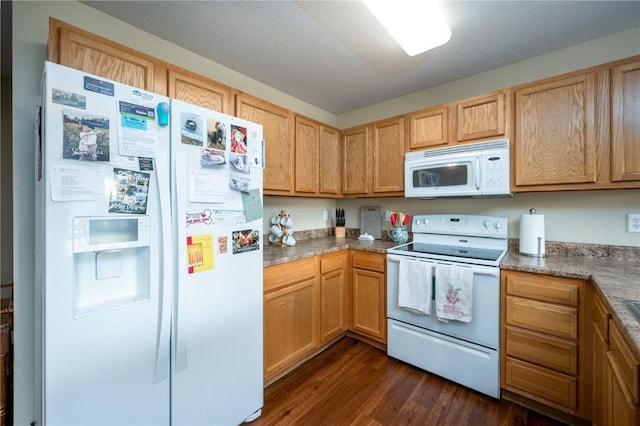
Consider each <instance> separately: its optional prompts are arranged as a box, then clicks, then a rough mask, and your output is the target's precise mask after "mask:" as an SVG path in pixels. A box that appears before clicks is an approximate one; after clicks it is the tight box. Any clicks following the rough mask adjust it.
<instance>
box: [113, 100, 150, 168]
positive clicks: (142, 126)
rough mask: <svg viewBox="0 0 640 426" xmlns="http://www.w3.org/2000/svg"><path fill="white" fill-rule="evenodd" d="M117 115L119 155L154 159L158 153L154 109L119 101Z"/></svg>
mask: <svg viewBox="0 0 640 426" xmlns="http://www.w3.org/2000/svg"><path fill="white" fill-rule="evenodd" d="M118 114H119V120H118V150H119V154H120V155H133V156H136V157H151V158H155V157H156V153H157V151H158V127H157V126H156V111H155V109H153V108H151V107H147V106H143V105H136V104H132V103H130V102H125V101H119V102H118Z"/></svg>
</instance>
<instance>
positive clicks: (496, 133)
mask: <svg viewBox="0 0 640 426" xmlns="http://www.w3.org/2000/svg"><path fill="white" fill-rule="evenodd" d="M506 97H507V96H506V95H505V93H495V94H493V95H490V96H484V97H479V98H473V99H470V100H468V101H462V102H460V103H458V105H457V112H458V115H457V119H458V120H457V121H458V142H464V141H477V140H482V139H487V138H492V137H496V138H497V137H504V136H505V133H506V130H507V129H506V127H507V126H506V120H505V115H506V114H505V110H506V108H505V98H506Z"/></svg>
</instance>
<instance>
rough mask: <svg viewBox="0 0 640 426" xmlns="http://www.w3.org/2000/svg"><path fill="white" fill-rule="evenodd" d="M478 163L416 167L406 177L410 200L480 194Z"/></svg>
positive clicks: (409, 170) (462, 161)
mask: <svg viewBox="0 0 640 426" xmlns="http://www.w3.org/2000/svg"><path fill="white" fill-rule="evenodd" d="M478 166H479V159H478V158H477V157H473V158H466V159H459V160H454V161H447V162H434V163H429V164H424V163H423V164H420V165H413V166H410V167H408V170H407V171H408V172H409V173H408V176H405V178H406V182H407V183H409V184H410V185H409V187H407V191H406V194H405V195H407V196H413V197H450V196H473V195H478V194H480V175H479V167H478Z"/></svg>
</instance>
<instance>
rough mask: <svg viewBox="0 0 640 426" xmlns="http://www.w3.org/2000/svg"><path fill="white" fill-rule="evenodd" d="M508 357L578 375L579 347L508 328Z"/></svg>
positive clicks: (542, 335) (563, 341)
mask: <svg viewBox="0 0 640 426" xmlns="http://www.w3.org/2000/svg"><path fill="white" fill-rule="evenodd" d="M506 333H507V336H506V346H507V347H506V351H507V355H509V356H512V357H514V358H518V359H521V360H524V361H529V362H532V363H534V364H537V365H540V366H542V367H546V368H550V369H552V370H556V371H559V372H562V373H566V374H571V375H574V376H575V375H576V373H577V371H578V356H577V355H578V345H576V344H575V343H572V342H568V341H566V340H562V339H557V338H555V337H550V336H546V335H544V334H540V333H536V332H533V331H527V330H522V329H518V328H513V327H507V328H506Z"/></svg>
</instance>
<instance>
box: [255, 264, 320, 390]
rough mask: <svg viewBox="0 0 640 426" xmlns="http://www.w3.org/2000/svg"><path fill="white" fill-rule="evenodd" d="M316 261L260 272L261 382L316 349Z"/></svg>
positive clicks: (317, 338) (317, 292)
mask: <svg viewBox="0 0 640 426" xmlns="http://www.w3.org/2000/svg"><path fill="white" fill-rule="evenodd" d="M319 290H320V288H319V286H318V279H317V267H316V259H315V258H308V259H304V260H299V261H295V262H290V263H284V264H281V265H276V266H270V267H268V268H265V269H264V325H263V327H264V378H265V380H267V379H269V378H271V377H273V376H274V375H276V374H277V373H279V372H281V371H283V370H285V369H286V368H288V367H290V366H291V365H293V364H294V363H295V362H297V361H299V360H301V359H302V358H303V357H304V356H305V355H307V354H309V353H310V352H312V351H313V350H314V349H316V348H317V347H318V346H319V343H320V336H319V328H318V318H319V300H320V298H319Z"/></svg>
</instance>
